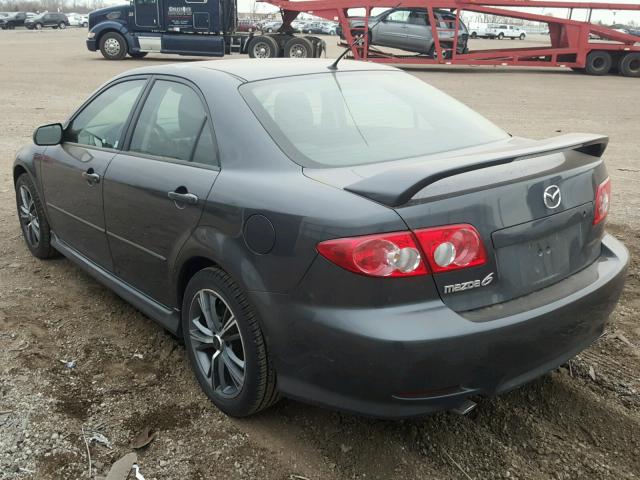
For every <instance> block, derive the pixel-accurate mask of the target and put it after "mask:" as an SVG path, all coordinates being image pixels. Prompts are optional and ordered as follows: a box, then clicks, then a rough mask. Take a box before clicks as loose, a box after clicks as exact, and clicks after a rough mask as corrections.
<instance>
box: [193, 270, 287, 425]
mask: <svg viewBox="0 0 640 480" xmlns="http://www.w3.org/2000/svg"><path fill="white" fill-rule="evenodd" d="M182 332H183V337H184V343H185V348H186V351H187V357H188V358H189V363H190V364H191V367H192V369H193V371H194V373H195V375H196V378H197V379H198V383H200V386H201V387H202V389H203V390H204V392H205V393H206V394H207V396H208V397H209V399H210V400H211V401H212V402H213V403H214V404H215V405H216V407H218V408H219V409H220V410H222V411H223V412H224V413H226V414H227V415H230V416H232V417H246V416H248V415H252V414H254V413H257V412H259V411H260V410H263V409H265V408H268V407H269V406H271V405H273V404H274V403H275V402H276V401H277V400H278V391H277V388H276V374H275V370H274V368H273V366H272V364H271V361H270V359H269V355H268V353H267V347H266V343H265V340H264V336H263V334H262V330H261V328H260V325H259V322H258V319H257V316H256V313H255V312H254V310H253V308H252V307H251V305H250V304H249V302H248V300H247V298H246V296H245V294H244V293H243V291H242V290H241V289H240V287H239V286H238V285H236V283H235V282H234V281H233V280H232V279H231V277H230V276H229V275H227V273H226V272H224V271H223V270H221V269H219V268H213V267H212V268H205V269H204V270H201V271H199V272H198V273H196V274H195V275H194V276H193V278H191V280H190V281H189V284H188V285H187V288H186V290H185V294H184V300H183V303H182Z"/></svg>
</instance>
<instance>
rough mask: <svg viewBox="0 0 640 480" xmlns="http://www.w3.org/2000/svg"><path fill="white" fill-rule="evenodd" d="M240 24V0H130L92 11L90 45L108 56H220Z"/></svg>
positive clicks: (90, 48) (118, 57) (88, 39)
mask: <svg viewBox="0 0 640 480" xmlns="http://www.w3.org/2000/svg"><path fill="white" fill-rule="evenodd" d="M236 24H237V12H236V4H235V0H131V2H130V3H129V4H125V5H117V6H113V7H108V8H102V9H100V10H95V11H93V12H91V13H90V14H89V34H88V38H87V48H88V49H89V50H91V51H97V50H100V51H101V52H102V55H103V56H104V57H105V58H107V59H109V60H120V59H122V58H124V57H125V56H126V55H127V54H129V55H131V56H132V57H143V56H144V55H146V54H147V53H148V52H158V53H175V54H180V55H205V56H213V57H215V56H220V57H221V56H223V55H224V54H225V50H227V51H228V49H229V46H230V45H229V46H228V45H226V43H229V42H228V41H229V38H228V36H229V35H230V34H231V33H233V32H234V31H235V29H236ZM225 37H227V38H225ZM248 38H249V37H248V36H247V39H248ZM225 40H227V42H225Z"/></svg>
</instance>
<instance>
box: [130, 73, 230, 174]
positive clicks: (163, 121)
mask: <svg viewBox="0 0 640 480" xmlns="http://www.w3.org/2000/svg"><path fill="white" fill-rule="evenodd" d="M129 150H131V151H133V152H139V153H144V154H148V155H153V156H157V157H165V158H171V159H175V160H182V161H184V162H196V163H201V164H205V165H216V164H217V161H216V155H215V145H214V141H213V135H212V133H211V124H210V120H209V117H208V115H207V113H206V110H205V108H204V105H203V104H202V101H201V100H200V97H199V96H198V95H197V94H196V92H195V91H194V90H193V89H191V88H190V87H188V86H186V85H184V84H182V83H177V82H171V81H165V80H158V81H156V82H155V83H154V85H153V88H152V89H151V92H150V93H149V96H148V97H147V99H146V100H145V104H144V107H143V109H142V111H141V112H140V117H139V118H138V122H137V124H136V127H135V130H134V131H133V136H132V138H131V144H130V146H129Z"/></svg>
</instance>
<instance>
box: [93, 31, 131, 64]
mask: <svg viewBox="0 0 640 480" xmlns="http://www.w3.org/2000/svg"><path fill="white" fill-rule="evenodd" d="M100 52H102V56H103V57H104V58H106V59H107V60H122V59H123V58H124V57H126V56H127V42H126V41H125V39H124V37H123V36H122V35H120V34H119V33H117V32H107V33H105V34H104V35H103V36H102V38H101V39H100Z"/></svg>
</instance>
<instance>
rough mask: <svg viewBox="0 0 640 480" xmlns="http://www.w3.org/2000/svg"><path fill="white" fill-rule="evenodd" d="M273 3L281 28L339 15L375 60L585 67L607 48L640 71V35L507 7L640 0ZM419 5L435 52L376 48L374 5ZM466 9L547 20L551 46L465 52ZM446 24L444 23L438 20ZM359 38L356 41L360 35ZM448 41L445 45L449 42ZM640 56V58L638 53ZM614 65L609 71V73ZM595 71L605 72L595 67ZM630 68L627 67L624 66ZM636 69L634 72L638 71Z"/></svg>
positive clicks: (356, 47)
mask: <svg viewBox="0 0 640 480" xmlns="http://www.w3.org/2000/svg"><path fill="white" fill-rule="evenodd" d="M267 1H268V3H271V4H273V5H276V6H278V7H280V9H281V10H282V16H283V22H284V23H283V26H282V29H281V31H285V30H286V29H287V28H288V27H289V25H290V24H291V22H292V21H293V20H294V19H295V18H296V17H297V16H298V14H299V13H300V12H307V13H310V14H313V15H316V16H319V17H323V18H326V19H328V20H334V21H335V20H337V21H338V22H339V23H340V26H341V28H342V32H343V36H344V38H345V40H346V45H345V46H346V47H349V46H350V48H351V54H352V56H353V58H354V59H356V60H367V61H371V62H381V63H396V64H408V65H411V64H419V65H424V64H447V65H450V64H456V65H505V66H507V65H517V66H526V67H532V66H535V67H571V68H574V69H584V68H586V67H587V66H589V64H588V60H590V61H592V58H589V54H590V53H592V52H596V51H597V52H605V59H606V55H610V56H611V65H612V66H618V65H620V62H621V61H622V59H623V58H624V57H625V56H626V55H629V54H632V55H633V56H632V57H629V58H628V61H627V63H629V61H632V62H633V65H632V66H633V67H634V68H635V69H637V71H638V74H637V75H636V74H630V76H639V75H640V53H637V52H640V45H635V44H636V43H637V42H640V38H638V37H636V36H633V35H630V34H626V33H622V32H618V31H616V30H613V29H611V28H607V27H602V26H600V25H595V24H592V23H591V22H590V21H578V20H572V19H571V18H566V19H564V18H557V17H552V16H548V15H539V14H535V13H530V12H525V11H519V10H509V9H507V8H505V7H516V8H519V7H538V8H565V9H569V10H570V15H569V16H571V13H572V12H573V9H587V10H589V16H588V18H589V19H591V11H592V10H634V11H638V12H640V4H619V3H591V2H568V1H559V2H553V1H545V0H398V1H397V2H396V1H394V0H300V1H289V0H267ZM398 7H414V8H422V9H426V10H427V13H428V16H429V20H430V24H431V30H432V35H433V38H434V43H435V52H436V54H435V58H434V57H428V56H425V55H395V54H390V53H386V52H382V51H380V50H378V49H375V48H371V47H370V45H369V35H368V31H369V18H370V17H371V11H372V10H373V9H374V8H398ZM355 8H358V9H364V11H365V15H364V17H349V16H348V11H349V9H355ZM436 9H446V10H449V11H451V12H452V13H455V21H451V22H448V23H449V24H448V25H446V27H443V26H442V24H443V22H442V21H440V22H439V23H436V21H435V14H434V10H436ZM463 11H469V12H477V13H487V14H492V15H499V16H503V17H510V18H518V19H523V20H531V21H536V22H542V23H546V24H548V26H549V36H550V40H551V46H543V47H525V48H510V49H491V50H477V51H468V52H465V53H459V52H458V51H457V50H458V48H457V44H458V31H459V24H460V14H461V12H463ZM353 18H360V19H363V20H364V26H362V27H352V26H351V25H350V23H349V20H352V19H353ZM438 25H440V26H438ZM447 30H448V31H450V32H451V31H453V32H454V41H453V44H451V43H450V42H446V41H445V42H443V41H441V39H440V35H439V34H438V32H444V31H447ZM590 34H593V35H597V36H598V37H600V38H601V39H604V40H608V42H607V41H604V42H603V41H597V42H593V41H591V39H590ZM360 35H361V36H362V38H361V39H360V40H359V41H355V40H356V38H357V37H358V36H360ZM443 43H444V45H443ZM636 57H637V58H636ZM608 70H609V69H607V71H605V72H604V73H608ZM589 73H596V74H603V73H601V72H600V73H597V72H594V71H591V69H589ZM623 73H624V72H623ZM632 73H633V72H632Z"/></svg>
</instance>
